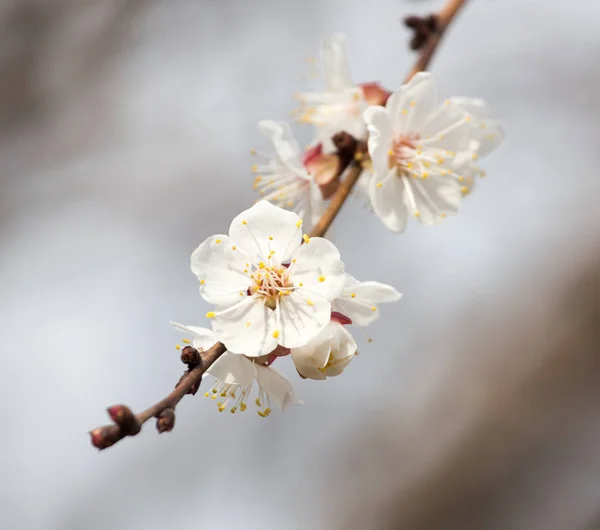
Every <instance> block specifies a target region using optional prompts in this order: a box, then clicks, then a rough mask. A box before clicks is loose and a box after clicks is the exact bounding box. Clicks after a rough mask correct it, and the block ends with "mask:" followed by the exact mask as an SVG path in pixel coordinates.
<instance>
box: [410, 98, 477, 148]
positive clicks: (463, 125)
mask: <svg viewBox="0 0 600 530" xmlns="http://www.w3.org/2000/svg"><path fill="white" fill-rule="evenodd" d="M467 115H468V113H466V112H465V111H464V110H463V109H461V108H460V107H457V106H454V105H448V104H445V103H444V104H442V105H441V106H440V107H438V110H437V111H436V112H434V113H432V114H431V115H430V116H429V118H428V120H426V122H425V124H424V125H423V126H422V128H421V133H422V137H423V138H425V139H426V140H424V141H423V144H424V145H426V146H427V148H435V149H443V150H446V151H457V152H458V151H466V150H469V149H472V147H473V146H472V142H473V140H475V141H476V145H475V147H476V146H477V145H478V144H479V138H480V133H479V131H478V130H476V128H475V127H474V120H471V121H467V120H466V119H465V118H466V116H467Z"/></svg>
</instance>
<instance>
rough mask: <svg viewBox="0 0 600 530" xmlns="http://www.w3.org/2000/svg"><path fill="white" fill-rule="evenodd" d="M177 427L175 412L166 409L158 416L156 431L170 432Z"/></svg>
mask: <svg viewBox="0 0 600 530" xmlns="http://www.w3.org/2000/svg"><path fill="white" fill-rule="evenodd" d="M173 427H175V410H174V409H164V410H162V411H161V412H159V413H158V416H156V430H157V431H158V432H159V433H163V432H169V431H171V430H172V429H173Z"/></svg>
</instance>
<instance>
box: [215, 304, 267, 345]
mask: <svg viewBox="0 0 600 530" xmlns="http://www.w3.org/2000/svg"><path fill="white" fill-rule="evenodd" d="M215 313H216V316H215V317H214V318H213V319H212V328H213V331H214V332H215V335H216V337H217V340H219V341H221V342H222V343H223V344H225V346H226V347H227V349H228V350H229V351H230V352H232V353H241V354H244V355H247V356H248V357H258V356H259V355H266V354H267V353H271V352H272V351H273V350H274V349H275V347H276V346H277V339H276V338H275V337H273V332H274V331H275V328H274V321H273V320H272V318H271V317H272V316H274V312H273V311H271V310H270V309H269V308H268V307H265V306H264V305H263V303H262V302H261V301H260V300H258V299H256V298H254V297H251V296H246V297H244V299H243V300H242V301H241V302H239V303H238V304H237V305H236V306H233V307H232V308H228V309H227V310H226V311H223V312H222V313H219V308H216V309H215Z"/></svg>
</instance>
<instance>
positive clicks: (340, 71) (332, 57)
mask: <svg viewBox="0 0 600 530" xmlns="http://www.w3.org/2000/svg"><path fill="white" fill-rule="evenodd" d="M321 58H322V61H323V70H324V74H325V82H326V84H327V90H331V91H333V92H341V91H342V90H344V89H345V88H350V87H352V86H353V84H354V82H353V81H352V74H351V72H350V62H349V61H348V54H347V51H346V35H344V34H342V33H336V34H334V35H332V36H331V37H329V38H328V39H324V40H323V44H322V47H321Z"/></svg>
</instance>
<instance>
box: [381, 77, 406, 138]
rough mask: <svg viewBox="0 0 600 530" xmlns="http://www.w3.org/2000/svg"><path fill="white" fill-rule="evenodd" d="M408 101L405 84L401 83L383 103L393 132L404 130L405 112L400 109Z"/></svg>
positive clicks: (397, 132) (403, 107) (404, 106)
mask: <svg viewBox="0 0 600 530" xmlns="http://www.w3.org/2000/svg"><path fill="white" fill-rule="evenodd" d="M409 103H410V101H408V95H407V89H406V85H403V86H400V87H398V88H397V89H396V90H394V92H392V94H391V96H390V97H389V98H388V100H387V103H386V104H385V108H386V109H387V111H388V113H389V116H390V123H391V126H392V130H393V131H394V134H399V133H403V132H406V118H407V114H405V113H403V112H402V110H403V109H406V106H407V105H408V104H409Z"/></svg>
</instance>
